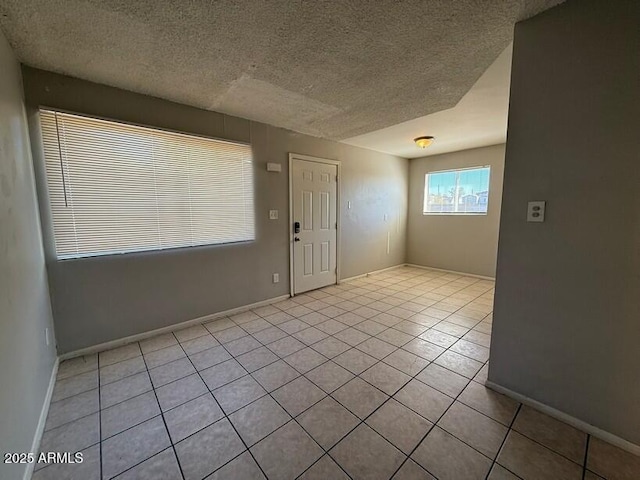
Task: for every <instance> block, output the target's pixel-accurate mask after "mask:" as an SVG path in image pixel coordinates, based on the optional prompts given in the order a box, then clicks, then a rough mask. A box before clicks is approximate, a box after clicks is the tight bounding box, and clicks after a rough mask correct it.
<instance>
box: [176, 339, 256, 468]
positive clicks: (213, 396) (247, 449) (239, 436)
mask: <svg viewBox="0 0 640 480" xmlns="http://www.w3.org/2000/svg"><path fill="white" fill-rule="evenodd" d="M173 336H174V337H175V334H173ZM214 338H215V337H214ZM176 340H177V338H176ZM216 340H217V339H216ZM178 345H180V348H182V351H183V352H184V354H185V355H187V352H186V351H185V350H184V348H183V347H182V344H181V343H180V342H178ZM220 345H221V346H222V348H223V349H224V350H225V351H226V352H227V353H228V354H229V355H231V353H230V352H229V351H228V350H227V349H226V348H225V347H224V345H222V344H220ZM187 358H188V359H189V362H191V366H192V367H193V368H194V369H195V370H196V373H197V375H198V377H200V381H201V382H202V383H203V384H204V386H205V387H207V390H208V391H209V394H210V395H211V397H212V398H213V401H214V402H216V405H218V408H219V409H220V411H221V412H222V414H223V415H224V417H223V418H225V419H226V420H227V422H229V425H231V428H233V431H234V432H235V433H236V435H237V436H238V438H239V439H240V441H241V442H242V445H244V448H245V450H244V451H242V452H240V453H239V454H238V455H236V456H235V457H233V458H232V459H230V460H229V461H228V462H227V463H229V462H232V461H233V460H235V459H236V458H237V457H239V456H240V455H242V454H243V453H244V452H249V455H251V458H252V459H253V461H254V462H255V464H256V465H257V466H258V468H259V469H260V471H261V472H262V474H263V475H264V476H265V478H268V477H267V474H266V473H265V471H264V470H263V469H262V465H260V464H259V463H258V461H257V460H256V458H255V457H254V456H253V452H252V451H251V450H250V449H249V446H248V445H247V443H246V442H245V441H244V438H242V436H241V435H240V432H238V430H237V429H236V426H235V425H234V424H233V422H232V421H231V419H230V418H229V415H227V412H225V411H224V409H223V408H222V405H220V402H218V399H217V398H216V397H215V395H214V394H213V391H212V390H211V389H210V388H209V385H207V382H205V381H204V378H202V375H201V374H200V371H199V370H198V369H197V368H196V366H195V365H194V364H193V361H192V360H191V358H190V357H189V355H187ZM231 358H233V359H235V357H234V356H233V355H231ZM236 362H237V360H236ZM238 363H239V362H238ZM241 366H242V365H241ZM242 368H243V369H244V370H245V371H246V368H244V367H242ZM247 373H248V372H247ZM245 376H246V375H243V376H242V377H240V378H244V377H245ZM236 380H237V379H236ZM229 383H232V382H229ZM260 398H262V397H260ZM192 400H193V399H192ZM189 401H191V400H189ZM185 403H187V402H185ZM251 403H253V402H251ZM220 420H222V419H218V420H216V422H213V423H217V422H219V421H220ZM211 425H213V424H211ZM209 426H210V425H207V427H209ZM207 427H204V428H207ZM204 428H202V429H200V431H201V430H204ZM167 432H168V428H167ZM194 435H195V434H194ZM169 439H170V441H171V445H174V443H173V440H172V439H171V437H169ZM183 440H184V439H183ZM183 440H180V441H183ZM178 443H179V442H178ZM174 448H175V446H174ZM177 456H178V455H177V453H176V457H177ZM178 461H180V460H178ZM227 463H225V464H224V465H221V466H219V467H218V468H216V469H215V470H214V471H213V472H210V473H209V474H207V476H208V475H211V474H212V473H214V472H217V471H218V470H220V469H221V468H222V467H224V466H225V465H226V464H227Z"/></svg>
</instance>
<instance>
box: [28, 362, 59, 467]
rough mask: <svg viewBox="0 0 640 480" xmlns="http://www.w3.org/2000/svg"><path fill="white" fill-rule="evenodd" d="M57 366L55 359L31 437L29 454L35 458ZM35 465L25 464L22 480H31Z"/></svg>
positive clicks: (45, 420) (47, 412)
mask: <svg viewBox="0 0 640 480" xmlns="http://www.w3.org/2000/svg"><path fill="white" fill-rule="evenodd" d="M59 364H60V360H59V359H58V358H56V360H55V362H53V369H52V370H51V377H50V378H49V387H48V388H47V394H46V395H45V397H44V403H43V404H42V408H41V409H40V418H38V425H37V427H36V432H35V434H34V435H33V442H32V444H31V450H30V452H32V453H33V455H34V456H37V455H38V451H39V450H40V442H41V441H42V434H43V433H44V426H45V425H46V423H47V415H49V406H50V405H51V397H52V396H53V388H54V387H55V385H56V377H57V376H58V365H59ZM35 465H36V464H35V462H32V463H27V466H26V467H27V468H25V470H24V475H23V476H22V478H23V480H30V479H31V477H32V475H33V469H34V468H35Z"/></svg>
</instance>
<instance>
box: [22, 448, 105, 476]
mask: <svg viewBox="0 0 640 480" xmlns="http://www.w3.org/2000/svg"><path fill="white" fill-rule="evenodd" d="M82 454H83V461H82V463H54V464H50V465H47V466H45V467H44V468H41V469H39V470H36V472H35V473H34V474H33V477H32V480H60V479H65V480H100V445H94V446H92V447H89V448H87V449H85V450H83V451H82Z"/></svg>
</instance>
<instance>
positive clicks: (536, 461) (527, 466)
mask: <svg viewBox="0 0 640 480" xmlns="http://www.w3.org/2000/svg"><path fill="white" fill-rule="evenodd" d="M497 461H498V463H499V464H500V465H502V466H504V467H506V468H507V469H509V470H510V471H511V472H513V473H515V474H516V475H518V476H519V477H522V478H525V479H531V480H536V479H540V480H543V479H548V478H553V479H566V480H574V479H575V480H580V479H581V478H582V467H581V466H580V465H578V464H577V463H573V462H572V461H570V460H567V459H566V458H565V457H562V456H560V455H558V454H557V453H554V452H552V451H551V450H549V449H548V448H545V447H543V446H542V445H540V444H539V443H536V442H534V441H532V440H529V439H528V438H526V437H524V436H522V435H520V434H519V433H518V432H515V431H513V430H512V431H510V432H509V435H508V436H507V440H506V442H505V444H504V446H503V448H502V450H501V451H500V454H499V455H498V460H497Z"/></svg>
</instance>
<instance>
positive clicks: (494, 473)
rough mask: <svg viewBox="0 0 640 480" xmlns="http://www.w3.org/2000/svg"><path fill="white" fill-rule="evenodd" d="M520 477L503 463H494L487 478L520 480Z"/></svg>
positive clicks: (488, 479) (490, 479)
mask: <svg viewBox="0 0 640 480" xmlns="http://www.w3.org/2000/svg"><path fill="white" fill-rule="evenodd" d="M519 478H520V477H518V476H516V475H514V474H513V473H511V472H510V471H509V470H507V469H506V468H504V467H503V466H502V465H499V464H497V463H494V464H493V467H492V468H491V472H490V473H489V476H488V477H487V480H518V479H519Z"/></svg>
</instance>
